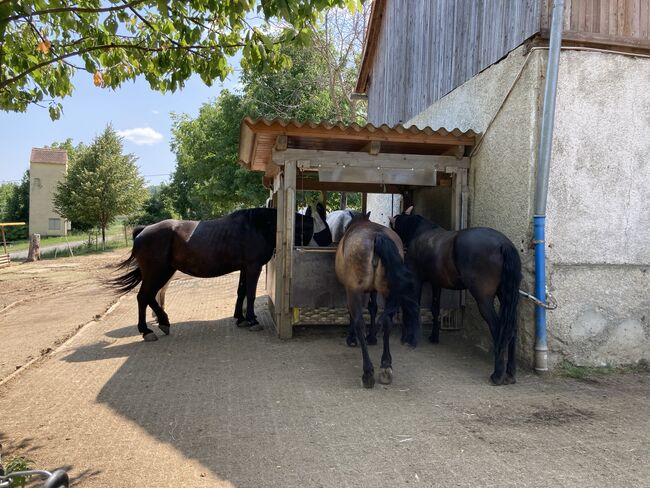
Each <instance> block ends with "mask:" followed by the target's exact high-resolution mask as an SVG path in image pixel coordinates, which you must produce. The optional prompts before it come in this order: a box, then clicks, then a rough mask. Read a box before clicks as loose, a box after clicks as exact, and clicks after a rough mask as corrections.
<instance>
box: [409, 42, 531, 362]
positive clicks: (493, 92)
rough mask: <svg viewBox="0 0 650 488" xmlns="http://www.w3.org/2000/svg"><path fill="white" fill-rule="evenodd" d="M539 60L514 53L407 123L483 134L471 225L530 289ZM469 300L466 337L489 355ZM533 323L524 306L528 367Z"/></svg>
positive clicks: (472, 181) (475, 159) (475, 161)
mask: <svg viewBox="0 0 650 488" xmlns="http://www.w3.org/2000/svg"><path fill="white" fill-rule="evenodd" d="M541 55H542V53H541V52H539V51H533V52H531V53H528V52H527V51H526V50H525V49H524V48H523V47H520V48H518V49H517V50H515V51H513V52H512V53H510V55H509V56H508V57H507V58H505V59H504V60H502V61H501V62H500V63H497V64H495V65H493V66H491V67H490V68H488V69H487V70H485V71H483V72H482V73H480V74H479V75H477V76H475V77H474V78H472V79H471V80H469V81H467V82H466V83H465V84H463V85H461V86H460V87H458V88H456V89H455V90H454V91H453V92H451V93H450V94H448V95H447V96H445V97H444V98H442V99H440V100H438V102H436V103H435V104H433V105H432V106H430V107H429V108H428V109H427V110H425V111H424V112H422V113H421V114H419V115H418V116H417V117H414V118H413V119H411V120H410V121H408V122H407V125H408V124H411V123H412V124H415V125H417V126H419V127H425V126H427V125H428V126H430V127H447V128H455V127H458V128H459V129H461V130H468V129H472V130H474V131H476V132H481V133H483V135H484V136H483V140H482V141H481V143H480V145H479V146H478V147H477V149H476V150H475V152H474V154H473V155H472V159H471V167H470V178H469V186H470V200H469V225H470V227H477V226H488V227H492V228H495V229H497V230H499V231H501V232H503V233H504V234H505V235H506V236H508V238H510V240H512V241H513V243H514V244H515V246H517V248H518V249H519V251H520V254H521V257H522V262H523V264H524V284H523V286H522V287H523V288H524V289H529V290H530V289H532V288H533V283H534V281H533V266H532V259H533V255H532V251H531V250H529V249H528V243H529V242H530V241H531V238H532V226H531V224H530V222H531V219H532V206H533V193H534V168H535V154H534V150H533V148H535V147H536V145H537V134H538V132H539V130H538V125H537V124H538V115H537V114H538V111H539V78H540V76H539V73H540V59H539V58H540V56H541ZM467 296H468V299H467V309H466V313H465V321H464V334H465V335H466V336H467V337H468V338H469V339H470V340H472V341H473V342H474V343H476V344H477V345H478V346H479V347H480V348H482V349H485V350H488V349H489V348H490V347H491V338H490V335H489V333H488V330H487V326H486V324H485V322H484V321H483V319H482V318H481V316H480V314H479V313H478V309H477V307H476V304H475V302H474V300H473V299H472V298H471V296H470V295H469V294H468V295H467ZM533 320H534V319H533V307H532V306H530V304H528V303H525V302H523V303H522V305H521V307H520V311H519V325H520V331H521V333H520V337H521V339H520V344H521V345H520V356H521V357H522V359H524V361H525V362H526V363H527V364H529V365H531V364H532V358H533V342H534V322H533ZM443 341H444V338H443Z"/></svg>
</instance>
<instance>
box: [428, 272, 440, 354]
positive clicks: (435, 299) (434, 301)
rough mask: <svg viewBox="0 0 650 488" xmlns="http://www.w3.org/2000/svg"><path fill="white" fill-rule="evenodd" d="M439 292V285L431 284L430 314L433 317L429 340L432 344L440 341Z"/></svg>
mask: <svg viewBox="0 0 650 488" xmlns="http://www.w3.org/2000/svg"><path fill="white" fill-rule="evenodd" d="M440 292H441V290H440V287H437V286H434V285H433V284H432V285H431V316H432V317H433V325H432V327H431V335H430V336H429V342H431V343H433V344H438V343H439V342H440Z"/></svg>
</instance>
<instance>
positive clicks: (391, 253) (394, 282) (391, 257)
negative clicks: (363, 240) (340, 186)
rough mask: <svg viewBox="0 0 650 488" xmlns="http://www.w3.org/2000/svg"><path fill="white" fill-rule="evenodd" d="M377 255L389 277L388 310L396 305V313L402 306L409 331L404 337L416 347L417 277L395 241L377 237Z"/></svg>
mask: <svg viewBox="0 0 650 488" xmlns="http://www.w3.org/2000/svg"><path fill="white" fill-rule="evenodd" d="M375 255H376V256H377V257H378V258H379V259H380V260H381V263H382V264H383V265H384V269H385V270H386V274H387V275H388V288H389V290H390V294H389V296H388V299H387V300H386V308H388V307H389V306H390V305H391V304H392V305H394V306H395V310H394V311H393V313H394V312H397V308H398V307H399V305H400V304H401V305H402V312H403V314H404V317H403V319H404V324H403V326H404V327H405V328H406V330H407V331H408V332H407V334H405V335H403V337H404V338H405V339H406V341H407V342H409V344H411V345H412V346H415V345H416V344H417V341H418V337H419V330H420V313H419V312H420V310H419V309H420V306H419V302H418V297H416V296H415V276H414V275H413V273H412V272H411V270H409V269H408V267H407V266H406V265H405V264H404V261H403V260H402V257H401V256H400V253H399V250H398V249H397V246H396V245H395V243H394V242H393V240H392V239H390V238H389V237H388V236H387V235H385V234H383V233H379V234H377V236H376V237H375Z"/></svg>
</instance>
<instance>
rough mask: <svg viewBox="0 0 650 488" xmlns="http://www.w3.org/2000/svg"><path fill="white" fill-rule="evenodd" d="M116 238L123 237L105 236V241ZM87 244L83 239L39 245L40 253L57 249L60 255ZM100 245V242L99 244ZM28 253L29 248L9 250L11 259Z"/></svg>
mask: <svg viewBox="0 0 650 488" xmlns="http://www.w3.org/2000/svg"><path fill="white" fill-rule="evenodd" d="M117 239H123V237H122V236H107V237H106V241H107V242H108V241H114V240H117ZM87 244H88V239H85V240H76V241H70V242H64V243H63V244H56V245H53V246H42V247H41V254H45V253H49V252H54V251H55V250H57V251H58V253H59V254H60V255H66V256H67V255H69V248H72V252H73V253H74V250H75V249H76V248H78V247H82V246H85V245H87ZM100 247H101V244H100ZM28 255H29V249H25V250H24V251H15V252H10V253H9V257H10V258H11V259H27V256H28Z"/></svg>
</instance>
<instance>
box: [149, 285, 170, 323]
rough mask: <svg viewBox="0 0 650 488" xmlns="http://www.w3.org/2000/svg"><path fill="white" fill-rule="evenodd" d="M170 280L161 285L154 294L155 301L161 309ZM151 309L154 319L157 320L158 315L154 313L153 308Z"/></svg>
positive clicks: (163, 305) (163, 306)
mask: <svg viewBox="0 0 650 488" xmlns="http://www.w3.org/2000/svg"><path fill="white" fill-rule="evenodd" d="M170 281H171V278H170ZM170 281H168V282H167V283H165V286H163V287H162V288H161V289H160V291H159V292H158V294H157V295H156V302H158V305H160V308H161V309H163V310H165V293H166V292H167V287H168V286H169V283H170ZM151 311H152V312H153V318H154V319H156V321H157V320H158V316H157V315H156V312H154V311H153V309H152V310H151Z"/></svg>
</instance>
